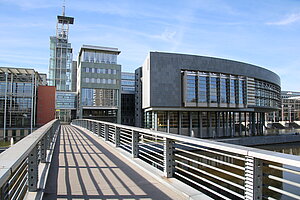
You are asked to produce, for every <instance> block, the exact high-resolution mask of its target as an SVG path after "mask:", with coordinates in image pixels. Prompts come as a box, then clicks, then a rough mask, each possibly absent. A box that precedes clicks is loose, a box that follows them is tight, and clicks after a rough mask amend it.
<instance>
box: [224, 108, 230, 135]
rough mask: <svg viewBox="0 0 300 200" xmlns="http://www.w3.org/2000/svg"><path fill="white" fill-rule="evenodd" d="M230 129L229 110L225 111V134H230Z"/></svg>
mask: <svg viewBox="0 0 300 200" xmlns="http://www.w3.org/2000/svg"><path fill="white" fill-rule="evenodd" d="M228 129H229V127H228V112H225V136H229V134H228Z"/></svg>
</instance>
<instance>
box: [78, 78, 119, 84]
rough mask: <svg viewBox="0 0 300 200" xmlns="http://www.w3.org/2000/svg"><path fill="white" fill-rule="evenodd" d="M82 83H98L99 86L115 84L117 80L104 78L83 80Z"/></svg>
mask: <svg viewBox="0 0 300 200" xmlns="http://www.w3.org/2000/svg"><path fill="white" fill-rule="evenodd" d="M83 82H84V83H99V84H117V79H105V78H84V79H83Z"/></svg>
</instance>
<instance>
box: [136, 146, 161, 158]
mask: <svg viewBox="0 0 300 200" xmlns="http://www.w3.org/2000/svg"><path fill="white" fill-rule="evenodd" d="M139 148H140V149H139V150H143V149H145V150H146V151H150V152H152V153H154V154H156V155H158V156H161V157H163V156H164V155H163V152H161V153H158V152H156V151H153V150H151V149H149V148H148V149H147V148H146V147H143V146H142V145H139Z"/></svg>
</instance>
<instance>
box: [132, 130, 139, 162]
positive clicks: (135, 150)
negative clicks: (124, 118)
mask: <svg viewBox="0 0 300 200" xmlns="http://www.w3.org/2000/svg"><path fill="white" fill-rule="evenodd" d="M132 157H133V158H138V157H139V132H137V131H132Z"/></svg>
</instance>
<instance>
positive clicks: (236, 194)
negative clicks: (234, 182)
mask: <svg viewBox="0 0 300 200" xmlns="http://www.w3.org/2000/svg"><path fill="white" fill-rule="evenodd" d="M175 168H176V169H178V170H180V171H183V172H184V173H187V174H189V175H191V176H193V177H195V178H197V179H199V180H202V181H204V182H206V183H208V184H210V185H213V186H215V187H217V188H219V189H221V190H223V191H225V192H228V193H230V194H232V195H234V196H237V197H239V198H244V196H243V195H241V194H239V193H237V192H234V191H232V190H230V189H227V188H226V187H223V186H221V185H219V184H217V183H215V182H213V181H210V180H207V179H206V178H203V177H201V176H198V175H196V174H193V173H191V172H189V171H187V170H185V169H182V168H180V167H177V166H176V167H175Z"/></svg>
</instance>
